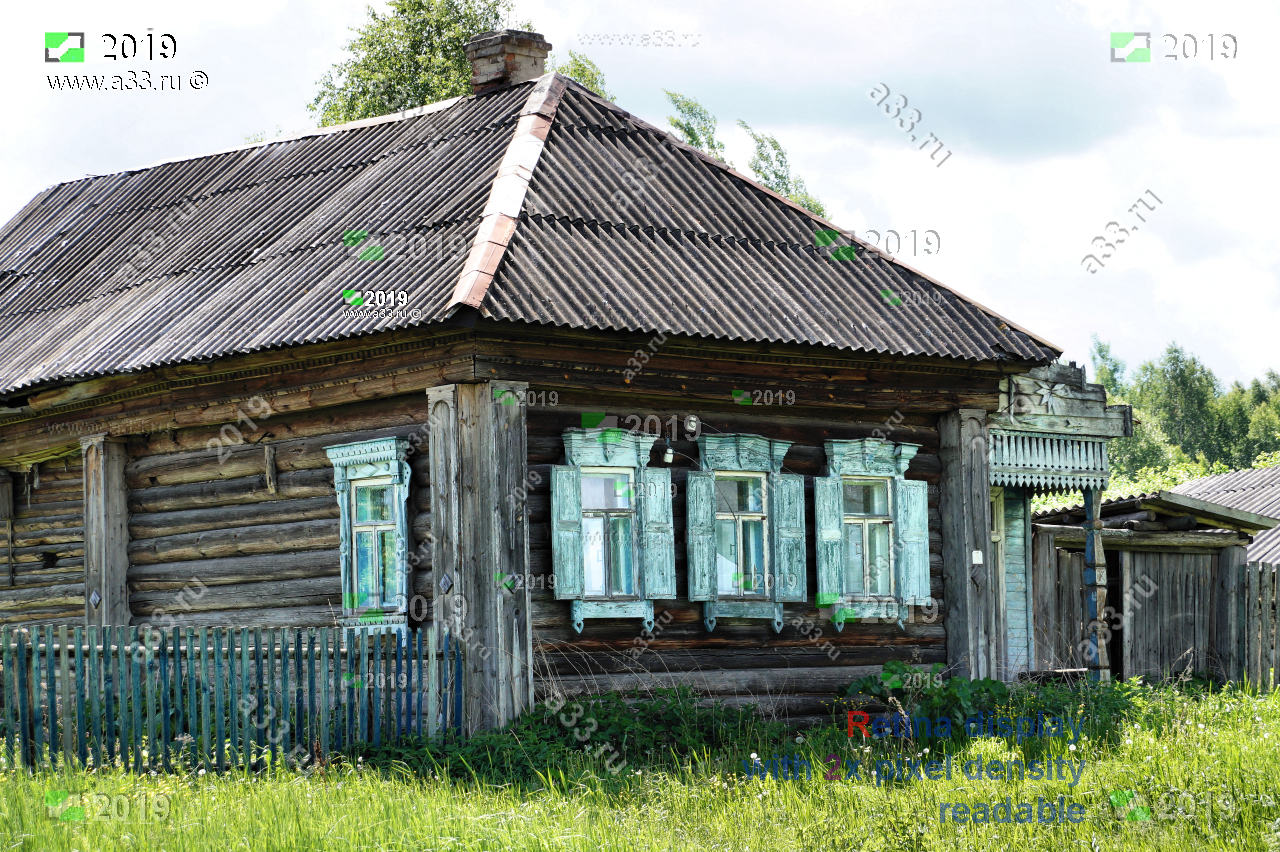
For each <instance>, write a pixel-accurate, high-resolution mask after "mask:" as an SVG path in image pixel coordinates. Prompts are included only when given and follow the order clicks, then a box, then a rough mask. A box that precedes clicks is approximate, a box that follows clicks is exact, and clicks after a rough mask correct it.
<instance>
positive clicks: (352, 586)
mask: <svg viewBox="0 0 1280 852" xmlns="http://www.w3.org/2000/svg"><path fill="white" fill-rule="evenodd" d="M408 447H409V442H408V440H406V439H404V438H375V439H373V440H369V441H356V442H353V443H349V444H334V445H332V446H328V447H325V448H324V452H325V455H326V456H327V457H328V459H329V462H330V463H331V464H332V465H333V485H334V491H335V493H336V496H337V499H338V513H339V530H340V536H339V539H340V544H339V557H338V558H339V566H340V575H341V582H342V615H341V616H340V618H339V624H340V625H342V626H343V627H354V628H361V629H366V630H370V631H373V632H381V631H385V630H388V629H390V630H394V631H398V632H402V633H403V632H404V631H405V630H406V629H407V626H408V613H409V580H410V578H409V514H408V502H409V483H410V481H411V476H410V470H409V463H408V462H407V461H405V457H406V454H407V450H408ZM382 485H385V486H387V487H389V488H390V489H391V510H392V511H391V514H392V517H391V519H390V521H389V522H379V523H377V524H376V528H377V529H379V530H381V529H386V528H388V527H389V528H390V529H393V530H394V532H395V544H394V547H393V557H392V558H393V560H394V563H395V565H394V567H395V588H393V589H391V590H390V592H391V593H390V594H388V590H387V589H385V587H383V588H382V590H381V591H382V594H381V595H380V596H379V598H380V599H379V600H378V601H377V602H376V605H373V606H360V605H359V577H358V576H357V572H356V567H355V566H356V554H355V550H354V548H355V538H356V536H355V534H356V532H358V531H359V529H360V527H361V526H369V525H365V524H358V523H357V522H356V521H355V516H356V511H355V498H356V492H357V489H358V488H361V487H366V486H382ZM379 567H380V569H381V571H380V575H381V576H380V577H379V578H378V583H377V584H376V585H377V586H383V585H384V584H383V579H384V578H385V573H384V572H385V566H384V565H382V564H381V562H379ZM388 601H390V602H391V603H390V604H389V603H388Z"/></svg>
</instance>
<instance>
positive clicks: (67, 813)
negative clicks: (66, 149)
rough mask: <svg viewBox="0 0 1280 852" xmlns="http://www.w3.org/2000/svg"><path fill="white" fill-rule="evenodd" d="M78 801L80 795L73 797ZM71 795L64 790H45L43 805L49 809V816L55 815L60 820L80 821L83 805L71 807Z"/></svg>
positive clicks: (82, 815) (82, 817)
mask: <svg viewBox="0 0 1280 852" xmlns="http://www.w3.org/2000/svg"><path fill="white" fill-rule="evenodd" d="M75 800H76V801H80V797H79V796H76V797H75ZM70 805H71V795H70V794H69V793H67V791H66V790H46V791H45V794H44V806H45V807H46V808H48V809H49V816H51V817H57V818H58V819H59V820H61V821H62V822H81V821H83V820H84V806H83V805H77V806H75V807H71V806H70Z"/></svg>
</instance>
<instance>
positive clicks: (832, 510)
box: [813, 476, 844, 606]
mask: <svg viewBox="0 0 1280 852" xmlns="http://www.w3.org/2000/svg"><path fill="white" fill-rule="evenodd" d="M841 485H842V483H841V479H840V477H839V476H816V477H814V479H813V519H814V526H815V530H814V532H815V533H816V535H817V539H818V606H830V605H831V604H834V603H836V602H837V601H839V600H840V597H841V595H842V594H843V592H844V588H843V583H842V578H843V576H844V502H843V501H844V492H843V489H842V487H841Z"/></svg>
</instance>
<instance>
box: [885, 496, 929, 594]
mask: <svg viewBox="0 0 1280 852" xmlns="http://www.w3.org/2000/svg"><path fill="white" fill-rule="evenodd" d="M893 535H894V539H895V548H896V550H897V553H896V554H895V557H896V563H895V572H896V574H897V576H896V577H895V580H896V581H897V585H898V600H900V601H902V602H903V603H907V604H916V605H920V604H923V603H924V601H925V600H926V599H928V597H929V484H928V483H927V482H922V481H920V480H915V479H895V480H893Z"/></svg>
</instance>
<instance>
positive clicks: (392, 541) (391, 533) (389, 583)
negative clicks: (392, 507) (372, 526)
mask: <svg viewBox="0 0 1280 852" xmlns="http://www.w3.org/2000/svg"><path fill="white" fill-rule="evenodd" d="M379 536H380V537H381V539H382V603H383V604H385V605H386V606H391V607H394V606H396V604H397V601H396V595H398V594H399V593H400V583H399V582H398V579H397V577H396V532H395V530H382V531H381V532H380V533H379Z"/></svg>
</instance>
